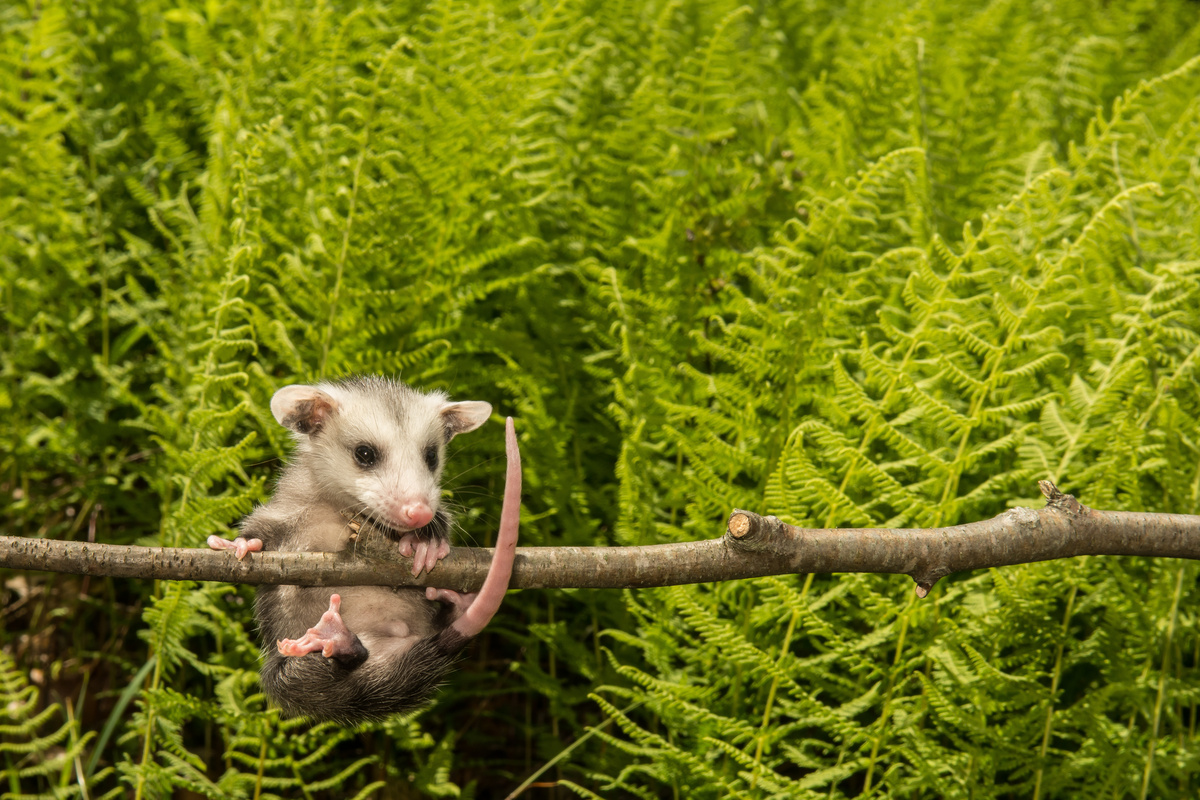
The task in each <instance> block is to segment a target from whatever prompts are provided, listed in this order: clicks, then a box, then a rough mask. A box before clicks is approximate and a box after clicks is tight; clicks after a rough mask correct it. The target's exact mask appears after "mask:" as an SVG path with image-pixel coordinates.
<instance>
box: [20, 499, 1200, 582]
mask: <svg viewBox="0 0 1200 800" xmlns="http://www.w3.org/2000/svg"><path fill="white" fill-rule="evenodd" d="M1039 485H1040V486H1041V488H1042V492H1043V493H1044V494H1045V495H1046V498H1047V502H1046V507H1045V508H1042V509H1036V510H1035V509H1029V508H1014V509H1010V510H1008V511H1006V512H1004V513H1003V514H1000V515H999V516H997V517H993V518H992V519H989V520H983V521H981V522H971V523H968V524H964V525H951V526H950V527H946V528H911V529H869V528H835V529H806V528H797V527H794V526H792V525H786V524H784V523H783V522H780V521H779V520H778V519H776V518H775V517H763V516H759V515H758V514H755V513H754V512H752V511H742V510H740V509H738V510H735V511H734V512H733V513H732V514H731V515H730V516H729V520H728V523H727V530H726V532H725V535H724V536H722V537H721V538H719V539H711V540H706V541H700V542H685V543H680V544H659V545H648V546H644V547H519V548H517V555H516V562H515V563H514V565H513V573H512V580H511V583H510V584H509V588H512V589H546V588H606V589H615V588H644V587H649V586H673V585H678V584H686V583H707V582H710V581H724V580H735V579H738V578H755V577H761V576H764V575H782V574H794V573H807V572H890V573H897V574H902V575H908V576H910V577H912V579H913V580H914V581H916V583H917V587H916V591H917V594H918V595H920V596H921V597H924V596H925V595H926V594H927V593H928V592H929V590H930V589H931V588H932V587H933V584H934V583H936V582H937V581H938V579H940V578H943V577H945V576H946V575H949V574H951V573H954V572H960V571H964V570H972V569H983V568H987V567H1001V566H1007V565H1010V564H1024V563H1030V562H1034V561H1049V560H1051V559H1056V558H1069V557H1072V556H1082V555H1101V556H1104V555H1107V556H1157V557H1169V558H1194V559H1200V516H1188V515H1182V514H1151V513H1140V512H1127V511H1097V510H1094V509H1091V508H1088V507H1086V506H1084V505H1082V504H1080V503H1079V502H1078V501H1077V500H1076V499H1075V498H1074V497H1072V496H1071V495H1068V494H1063V493H1061V492H1059V491H1058V489H1057V488H1056V487H1055V486H1054V485H1053V484H1051V483H1050V482H1049V481H1042V482H1041V483H1040V484H1039ZM491 560H492V551H491V549H490V548H463V547H458V548H454V550H452V551H451V553H450V555H448V556H447V557H446V558H445V559H443V560H442V561H441V563H439V564H438V565H437V566H436V567H435V568H434V569H433V571H432V573H427V574H423V575H422V576H421V577H419V578H414V577H413V575H412V573H411V571H410V565H411V562H410V559H407V558H404V557H402V556H400V554H399V553H398V552H397V551H396V549H395V545H394V544H391V543H390V542H388V541H387V540H385V539H384V538H383V537H371V536H365V537H362V538H361V539H360V540H359V542H358V543H356V545H355V547H353V548H352V549H350V550H347V551H345V552H342V553H282V552H266V553H251V554H250V555H248V556H247V557H246V559H245V560H244V561H240V562H239V561H237V560H235V559H234V558H233V557H232V556H231V554H230V553H228V552H214V551H211V550H193V549H184V548H162V547H131V546H122V545H107V544H87V543H81V542H67V541H58V540H51V539H24V538H21V537H15V536H3V537H0V567H4V568H8V569H23V570H45V571H50V572H67V573H73V574H76V575H105V576H111V577H118V578H141V579H156V580H192V581H223V582H226V583H250V584H297V585H306V586H353V585H381V586H426V585H434V586H437V587H439V588H443V589H455V590H457V591H474V590H476V589H478V588H479V586H480V585H481V584H482V583H483V579H484V576H485V575H487V570H488V566H489V565H490V564H491Z"/></svg>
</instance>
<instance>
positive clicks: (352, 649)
mask: <svg viewBox="0 0 1200 800" xmlns="http://www.w3.org/2000/svg"><path fill="white" fill-rule="evenodd" d="M341 604H342V598H341V596H339V595H336V594H335V595H330V597H329V610H328V611H326V612H325V613H324V614H322V615H321V620H320V622H318V623H317V624H316V625H315V626H313V627H311V628H309V629H308V630H307V631H306V632H305V634H304V635H303V636H302V637H300V638H299V639H280V640H279V641H278V642H276V643H275V646H276V647H277V648H278V649H279V654H280V655H281V656H303V655H308V654H309V653H316V652H318V651H320V653H321V655H323V656H325V657H326V658H336V659H338V660H339V661H343V662H345V661H362V660H363V659H365V658H366V657H367V649H366V648H365V647H363V644H362V642H360V641H359V640H358V637H357V636H355V635H354V634H353V633H351V632H350V629H349V628H347V627H346V623H345V622H343V621H342V615H341V613H339V612H340V611H341Z"/></svg>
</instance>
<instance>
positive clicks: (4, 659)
mask: <svg viewBox="0 0 1200 800" xmlns="http://www.w3.org/2000/svg"><path fill="white" fill-rule="evenodd" d="M1197 53H1200V4H1197V3H1195V2H1183V1H1177V2H1153V3H1152V2H1142V1H1141V0H1112V2H1108V3H1105V4H1099V3H1094V2H1082V1H1081V2H1073V3H1072V2H1061V3H1058V2H1056V3H1049V2H1038V3H1033V2H1019V1H1018V0H994V1H993V2H947V1H945V0H927V2H914V3H910V4H903V5H902V4H896V3H890V2H881V1H880V0H851V2H845V3H844V2H834V1H833V0H793V1H791V2H779V3H770V4H767V3H764V4H760V5H759V6H756V7H746V6H742V7H739V6H737V5H734V4H731V3H725V2H719V1H711V2H698V1H697V0H679V1H677V2H651V3H637V2H619V1H615V0H614V1H611V2H601V1H600V0H563V1H562V2H559V3H556V4H553V3H539V2H534V1H533V0H529V1H528V2H523V3H515V2H504V1H503V0H502V1H501V2H496V3H491V4H481V5H469V4H460V3H451V2H430V3H427V4H426V3H397V4H386V3H365V4H361V5H355V4H350V3H345V2H337V1H336V0H327V1H324V2H315V3H307V2H305V3H301V2H277V1H274V2H273V1H272V0H267V1H266V2H258V0H256V1H255V2H249V0H245V1H242V0H229V1H227V2H220V1H219V0H209V1H208V2H203V3H201V2H183V3H180V4H175V3H168V2H165V0H143V1H142V2H132V0H75V1H74V2H66V0H29V2H10V3H4V4H2V5H0V270H2V271H3V287H2V291H3V298H4V299H3V309H4V311H3V313H4V332H3V336H4V347H3V349H2V352H0V359H2V360H0V369H2V370H3V386H2V388H0V419H3V422H2V423H0V438H2V439H3V444H2V445H0V497H2V500H0V502H2V503H3V507H2V514H0V517H2V519H3V525H4V528H5V530H4V532H5V533H10V534H16V535H22V536H46V537H54V538H67V539H76V540H82V539H90V538H94V539H95V540H96V541H103V542H115V543H138V544H164V545H169V546H185V547H196V546H200V545H201V544H202V542H203V541H204V539H205V537H206V536H208V535H209V534H211V533H225V532H228V531H229V529H230V526H232V525H234V524H236V522H237V521H238V519H239V518H241V517H242V516H243V515H244V514H245V513H247V512H248V511H249V510H250V509H251V507H252V506H253V504H254V503H255V502H259V501H262V500H263V499H264V498H265V497H267V496H268V495H269V492H270V486H271V481H272V476H273V474H274V473H275V471H276V469H277V467H278V465H279V463H280V460H281V459H283V458H285V457H286V454H287V450H288V442H287V438H286V437H285V435H284V431H283V430H282V429H281V428H279V427H278V426H277V425H276V424H275V423H274V421H273V420H272V419H271V417H270V413H269V410H268V407H267V401H268V399H269V397H270V395H271V393H272V392H273V390H274V389H275V388H277V387H279V386H281V385H284V384H287V383H291V382H298V381H310V380H315V379H318V378H321V377H330V376H338V375H342V374H347V373H352V372H379V373H383V374H388V375H397V376H400V377H402V378H404V379H405V380H408V381H411V382H412V383H414V384H417V385H420V386H426V387H441V388H445V389H447V390H449V391H450V392H452V393H453V395H454V396H455V397H458V398H464V399H465V398H478V399H486V400H489V401H490V402H492V403H493V404H495V406H496V407H497V409H498V412H499V413H500V414H512V415H514V416H515V417H516V419H517V421H518V422H517V425H518V430H519V431H520V432H521V442H522V448H523V452H524V457H525V463H526V465H527V471H526V476H527V478H526V493H525V507H524V512H523V518H524V527H523V531H522V537H523V539H524V541H525V542H526V543H530V544H537V545H551V544H572V545H605V544H647V543H652V542H664V541H681V540H692V539H700V538H709V537H713V536H715V535H718V534H719V533H720V531H721V525H722V521H723V520H724V518H725V516H726V514H727V513H728V511H729V509H730V508H731V507H733V506H741V507H746V508H753V509H757V510H760V511H763V512H765V513H774V514H777V515H779V516H780V517H782V518H783V519H785V520H787V521H788V522H792V523H796V524H802V525H819V526H839V525H843V526H844V525H858V526H868V525H870V526H880V525H889V526H905V525H946V524H949V523H954V522H960V521H969V520H974V519H978V518H984V517H988V516H991V515H993V514H996V513H998V512H1000V511H1002V510H1004V509H1005V508H1006V507H1007V506H1010V505H1014V504H1032V503H1036V502H1038V501H1037V499H1036V490H1035V481H1036V480H1037V479H1039V478H1045V477H1050V478H1053V479H1054V480H1055V481H1057V483H1058V484H1059V485H1060V486H1062V487H1063V488H1064V489H1066V490H1068V491H1072V492H1075V493H1077V494H1079V495H1080V497H1081V499H1082V500H1084V501H1085V502H1087V503H1089V504H1092V505H1095V506H1098V507H1106V508H1121V509H1146V510H1151V511H1173V512H1183V513H1197V511H1198V509H1197V505H1198V501H1200V469H1198V466H1197V465H1198V464H1200V453H1198V449H1200V392H1198V390H1197V383H1196V368H1197V361H1198V358H1200V357H1198V353H1200V99H1198V97H1200V60H1197V59H1196V55H1197ZM456 448H458V449H457V451H456V452H455V453H454V454H453V455H452V462H451V463H452V467H453V468H452V470H451V475H452V480H451V481H450V482H449V483H450V485H449V487H448V488H449V489H450V498H449V501H450V502H451V503H452V504H454V505H455V506H456V507H458V508H460V518H461V521H462V523H463V526H464V528H465V529H466V530H467V531H468V532H469V534H470V538H471V539H473V541H474V542H475V543H479V544H486V543H488V541H489V537H490V536H491V535H492V533H491V532H492V530H493V525H494V522H495V517H496V514H497V512H498V505H499V497H498V495H499V489H500V486H499V477H500V471H501V469H502V459H501V458H500V457H499V454H500V453H501V450H502V442H501V426H500V425H498V424H492V425H489V426H487V427H486V428H485V429H484V430H483V431H481V432H479V433H476V434H472V436H470V437H464V439H463V440H462V441H461V444H459V443H457V442H456ZM468 541H470V539H469V540H468ZM3 578H4V589H3V592H4V609H3V634H2V644H3V650H2V655H0V709H2V711H0V715H2V716H0V753H2V754H3V763H2V764H0V767H2V769H3V775H2V779H0V791H3V792H6V794H4V797H28V796H39V797H55V798H67V797H72V798H75V797H87V798H99V797H108V798H116V797H138V798H159V797H178V798H186V797H195V796H197V795H203V796H207V797H214V798H252V797H254V798H257V797H306V798H312V799H314V800H315V799H316V798H346V797H355V798H364V797H375V798H400V797H418V796H422V797H426V796H427V797H501V796H503V795H504V794H505V793H507V792H508V791H509V790H511V789H512V788H514V787H515V786H517V784H519V783H520V782H521V781H522V780H523V779H525V778H527V777H529V776H530V775H532V774H533V773H534V771H535V770H537V769H538V768H539V767H541V766H542V765H545V764H547V763H548V762H550V761H551V760H552V759H554V758H555V757H556V756H558V755H559V754H560V752H561V751H562V750H563V748H564V746H565V745H566V744H568V743H571V742H579V744H578V746H577V747H575V748H574V749H573V750H571V751H570V752H569V753H568V754H567V755H566V756H565V757H564V758H562V759H560V760H558V761H557V762H556V763H554V764H553V765H552V766H551V767H550V769H548V770H547V771H546V772H545V773H544V774H543V775H541V777H540V780H541V781H543V782H546V781H556V780H557V781H560V785H559V788H557V789H555V790H553V792H554V793H555V795H554V796H556V797H558V798H564V797H569V796H575V795H578V796H582V797H605V798H610V797H640V798H655V797H674V798H718V797H720V798H726V797H738V798H777V797H789V798H790V797H805V798H807V797H813V798H816V797H821V798H837V797H865V796H872V797H901V798H916V797H953V798H960V797H961V798H967V797H971V798H986V797H1022V798H1024V797H1033V798H1049V797H1135V796H1136V797H1183V796H1195V795H1196V794H1197V793H1198V792H1200V764H1198V763H1197V757H1198V754H1200V750H1198V749H1197V740H1196V721H1197V720H1196V716H1197V701H1198V700H1200V675H1198V673H1197V666H1198V662H1200V626H1198V623H1197V617H1196V612H1195V609H1196V607H1197V599H1198V595H1200V587H1198V586H1197V565H1195V564H1193V563H1181V562H1179V561H1170V560H1153V559H1115V558H1108V559H1104V558H1080V559H1074V560H1071V561H1064V562H1055V563H1044V564H1033V565H1028V566H1020V567H1012V568H1006V569H1003V570H994V571H989V572H980V573H976V574H969V575H962V576H956V577H954V578H952V579H950V580H947V581H944V582H943V583H941V584H939V585H938V586H937V588H936V589H935V590H934V592H933V593H932V595H931V596H930V598H929V599H927V600H925V601H922V602H920V603H918V602H916V601H915V600H914V594H913V587H912V585H911V581H909V580H907V579H903V578H899V577H892V576H875V575H834V576H831V575H815V576H811V575H810V576H807V577H805V576H797V577H794V578H788V579H778V580H776V579H771V580H754V581H740V582H732V583H727V584H723V585H706V586H697V587H687V588H676V589H663V590H653V591H641V592H618V591H556V592H551V591H542V592H533V591H529V592H521V593H517V594H514V595H512V596H511V597H510V602H509V604H508V608H507V610H506V611H505V612H504V613H503V614H502V615H501V617H502V618H501V619H499V620H498V621H497V623H496V624H495V625H493V627H492V628H491V631H490V633H489V634H487V635H486V636H484V637H482V639H481V641H480V642H479V643H478V644H477V645H476V646H475V647H474V648H473V650H472V651H471V654H470V657H469V659H468V660H467V662H466V663H465V664H464V667H463V669H462V671H461V672H460V673H459V674H457V675H456V676H455V677H454V678H453V680H452V682H451V683H450V685H449V686H448V687H447V688H446V689H445V690H444V691H443V693H442V694H441V696H440V697H439V699H438V700H437V701H436V702H435V703H434V704H433V706H432V707H431V708H429V709H428V710H426V711H424V712H422V713H419V714H417V715H415V716H414V717H412V718H409V719H402V720H394V721H392V722H389V723H386V724H381V725H370V726H366V727H364V728H362V729H359V730H341V729H337V728H332V727H329V726H316V727H314V726H312V725H310V724H309V723H306V722H303V721H295V720H292V721H285V720H281V719H280V718H279V716H278V714H277V712H276V711H274V710H272V709H270V708H269V707H268V706H267V704H266V703H265V702H264V700H263V698H262V696H261V694H260V693H259V687H258V683H257V675H256V670H257V663H258V650H257V641H256V633H255V630H254V625H253V620H252V616H251V612H250V607H251V600H252V596H253V591H252V589H250V588H247V587H234V586H221V585H204V584H187V583H159V584H153V583H149V582H145V583H139V582H136V581H129V580H120V581H116V580H108V579H90V580H88V579H77V578H73V577H66V576H56V575H47V574H28V575H18V574H13V573H5V574H4V575H3ZM551 793H552V792H551V790H548V789H546V788H531V789H529V790H528V791H527V794H526V796H529V797H548V796H550V795H551Z"/></svg>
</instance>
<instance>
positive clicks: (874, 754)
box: [862, 592, 917, 795]
mask: <svg viewBox="0 0 1200 800" xmlns="http://www.w3.org/2000/svg"><path fill="white" fill-rule="evenodd" d="M916 599H917V594H916V592H909V593H908V605H906V606H905V607H904V611H903V612H901V615H900V636H899V638H898V639H897V640H896V656H895V658H893V659H892V668H891V669H890V670H889V671H888V684H887V691H886V692H884V695H883V710H882V711H881V712H880V714H879V722H878V725H879V731H878V733H876V735H875V741H874V742H873V743H872V744H871V757H870V758H869V759H868V760H867V777H866V780H864V781H863V790H862V793H863V794H864V795H866V794H868V793H869V792H870V791H871V779H872V778H873V777H874V775H875V762H876V761H877V760H878V759H879V748H880V747H882V745H883V738H884V736H885V735H887V719H888V714H889V713H890V712H891V708H892V694H893V693H894V692H895V690H896V668H897V667H898V666H899V665H900V657H901V656H902V655H903V654H904V639H905V637H906V636H907V635H908V620H909V616H910V615H911V613H912V608H913V603H914V602H915V601H916Z"/></svg>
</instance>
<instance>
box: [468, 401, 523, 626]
mask: <svg viewBox="0 0 1200 800" xmlns="http://www.w3.org/2000/svg"><path fill="white" fill-rule="evenodd" d="M504 447H505V451H506V453H507V455H508V472H507V474H506V475H505V478H504V506H503V508H502V509H501V511H500V530H499V532H498V533H497V534H496V552H495V553H494V554H493V555H492V565H491V567H489V568H488V574H487V577H486V578H485V579H484V581H483V587H482V588H480V590H479V592H478V593H477V594H476V595H475V600H474V602H472V603H471V604H470V606H468V608H467V610H466V611H464V612H463V614H462V616H460V617H459V618H458V619H456V620H455V621H454V623H453V625H452V626H451V627H453V628H454V630H456V631H458V632H459V633H461V634H462V635H463V636H465V637H467V638H468V639H469V638H471V637H473V636H477V635H479V633H480V631H482V630H483V629H484V628H485V627H487V624H488V623H489V622H491V620H492V617H493V616H495V614H496V612H497V611H498V610H499V609H500V604H501V603H502V602H503V601H504V593H505V592H506V591H508V579H509V577H511V576H512V567H513V558H514V557H515V556H516V553H517V523H518V522H519V521H520V519H521V451H520V450H518V449H517V431H516V428H515V427H513V421H512V417H509V418H508V419H507V420H506V421H505V423H504Z"/></svg>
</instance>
